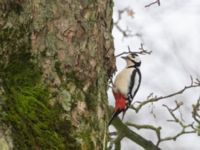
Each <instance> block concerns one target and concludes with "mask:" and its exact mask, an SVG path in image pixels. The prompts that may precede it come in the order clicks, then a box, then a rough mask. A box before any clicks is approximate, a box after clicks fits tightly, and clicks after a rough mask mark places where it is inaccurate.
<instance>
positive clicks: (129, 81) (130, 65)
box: [113, 53, 142, 112]
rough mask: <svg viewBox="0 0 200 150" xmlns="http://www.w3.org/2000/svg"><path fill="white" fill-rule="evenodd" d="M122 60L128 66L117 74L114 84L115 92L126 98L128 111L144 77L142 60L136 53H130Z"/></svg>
mask: <svg viewBox="0 0 200 150" xmlns="http://www.w3.org/2000/svg"><path fill="white" fill-rule="evenodd" d="M122 58H123V59H125V60H126V63H127V65H126V67H125V68H124V69H123V70H122V71H121V72H119V73H118V74H117V76H116V78H115V81H114V84H113V92H115V93H121V94H122V95H123V96H124V98H125V99H126V103H127V107H126V110H127V109H128V107H129V105H130V104H131V102H132V101H133V99H134V97H135V95H136V93H137V92H138V89H139V87H140V83H141V78H142V76H141V72H140V69H139V68H140V65H141V60H140V58H139V56H138V54H136V53H130V54H129V55H127V56H125V57H122ZM124 112H125V111H124Z"/></svg>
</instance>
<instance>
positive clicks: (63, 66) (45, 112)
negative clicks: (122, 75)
mask: <svg viewBox="0 0 200 150" xmlns="http://www.w3.org/2000/svg"><path fill="white" fill-rule="evenodd" d="M0 15H1V17H0V58H1V59H0V111H1V113H0V125H1V126H0V149H4V150H9V149H19V150H27V149H29V150H31V149H34V150H40V149H41V150H43V149H48V150H51V149H58V150H62V149H67V150H68V149H74V150H75V149H77V150H78V149H82V150H94V149H95V150H98V149H99V150H102V149H104V148H105V145H106V138H107V137H106V134H107V127H106V121H107V119H108V116H107V110H108V107H107V96H106V89H107V81H108V79H109V77H110V76H111V75H112V73H113V70H114V68H115V63H114V62H115V60H114V55H113V42H112V37H111V28H112V19H111V18H112V1H111V0H84V1H79V0H54V1H51V0H49V1H48V0H34V1H31V0H0Z"/></svg>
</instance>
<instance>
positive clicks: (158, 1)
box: [145, 0, 160, 8]
mask: <svg viewBox="0 0 200 150" xmlns="http://www.w3.org/2000/svg"><path fill="white" fill-rule="evenodd" d="M154 4H158V6H160V0H156V1H155V2H152V3H150V4H148V5H145V7H146V8H147V7H150V6H151V5H154Z"/></svg>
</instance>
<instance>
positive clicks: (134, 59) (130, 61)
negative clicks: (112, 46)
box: [122, 53, 141, 67]
mask: <svg viewBox="0 0 200 150" xmlns="http://www.w3.org/2000/svg"><path fill="white" fill-rule="evenodd" d="M122 58H123V59H125V60H126V63H127V66H134V67H139V66H140V65H141V60H140V57H139V55H138V54H137V53H130V54H128V55H127V56H123V57H122Z"/></svg>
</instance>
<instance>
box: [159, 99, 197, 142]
mask: <svg viewBox="0 0 200 150" xmlns="http://www.w3.org/2000/svg"><path fill="white" fill-rule="evenodd" d="M175 103H176V106H175V108H173V109H172V108H169V107H168V106H167V105H163V106H164V107H165V108H166V109H167V110H168V112H169V113H170V115H171V116H172V118H173V119H172V120H169V121H172V122H175V123H178V124H179V125H180V127H181V128H182V129H181V131H179V132H178V133H176V134H175V135H174V136H168V137H165V138H160V140H158V142H157V145H159V144H160V143H161V142H164V141H169V140H174V141H175V140H176V139H177V138H178V137H180V136H181V135H185V134H191V133H195V132H196V131H195V130H194V128H193V124H194V123H190V124H184V123H183V122H182V121H181V120H180V119H179V118H178V117H177V116H176V115H175V113H174V112H175V111H177V110H179V108H180V107H181V106H182V105H183V103H181V102H177V101H175Z"/></svg>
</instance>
